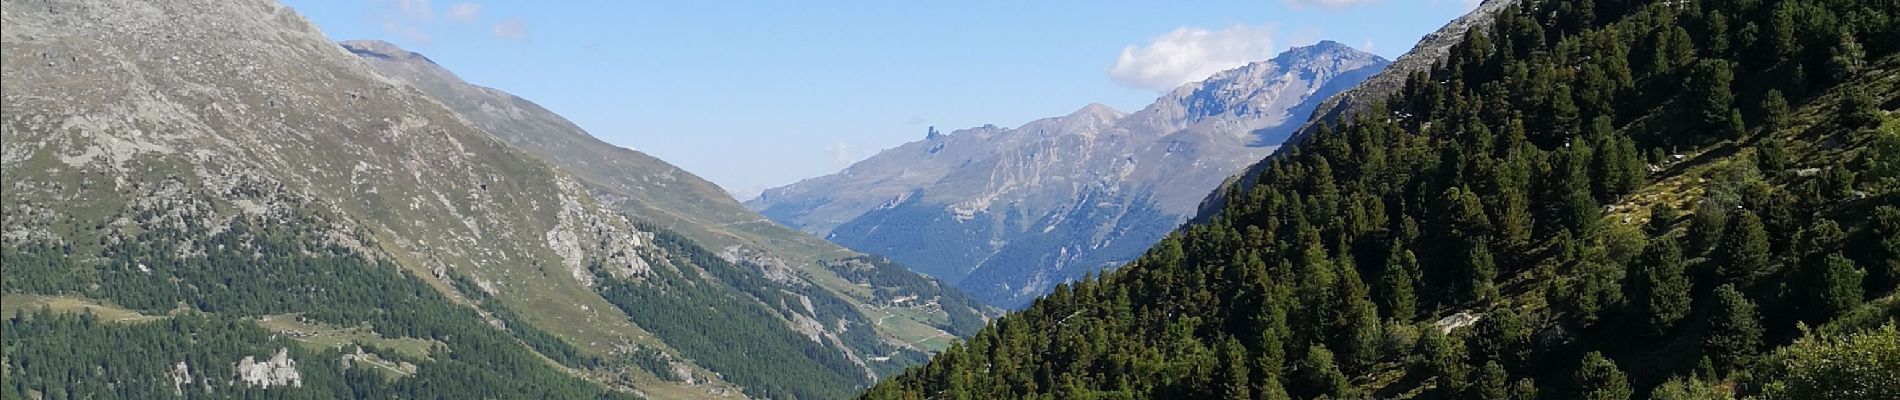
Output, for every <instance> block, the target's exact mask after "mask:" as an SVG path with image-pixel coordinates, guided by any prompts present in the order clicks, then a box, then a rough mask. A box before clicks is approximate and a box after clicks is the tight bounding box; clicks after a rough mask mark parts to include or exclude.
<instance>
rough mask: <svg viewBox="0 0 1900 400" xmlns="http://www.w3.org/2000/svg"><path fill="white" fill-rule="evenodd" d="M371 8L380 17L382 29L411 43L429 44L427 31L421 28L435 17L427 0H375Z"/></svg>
mask: <svg viewBox="0 0 1900 400" xmlns="http://www.w3.org/2000/svg"><path fill="white" fill-rule="evenodd" d="M372 10H374V11H373V13H374V15H375V16H376V17H377V18H381V19H382V23H383V31H385V32H388V33H389V34H390V35H392V36H395V37H397V38H400V39H402V40H404V41H408V42H411V43H413V44H417V45H427V44H429V41H430V40H429V39H430V37H429V32H428V31H427V30H425V29H423V26H424V25H427V24H428V23H429V22H430V21H432V20H434V19H435V13H434V12H433V11H431V10H430V9H429V0H377V1H375V2H374V7H373V8H372Z"/></svg>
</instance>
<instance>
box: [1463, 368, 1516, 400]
mask: <svg viewBox="0 0 1900 400" xmlns="http://www.w3.org/2000/svg"><path fill="white" fill-rule="evenodd" d="M1510 379H1511V377H1510V376H1509V375H1507V374H1505V373H1504V366H1501V365H1498V362H1497V361H1488V362H1485V363H1484V368H1483V369H1481V370H1480V372H1479V373H1478V381H1477V382H1476V383H1475V384H1473V385H1472V386H1471V389H1472V390H1473V391H1474V392H1475V393H1472V395H1471V396H1468V397H1469V398H1475V399H1482V400H1508V399H1510V398H1511V397H1510V392H1509V386H1508V385H1509V382H1508V381H1509V380H1510Z"/></svg>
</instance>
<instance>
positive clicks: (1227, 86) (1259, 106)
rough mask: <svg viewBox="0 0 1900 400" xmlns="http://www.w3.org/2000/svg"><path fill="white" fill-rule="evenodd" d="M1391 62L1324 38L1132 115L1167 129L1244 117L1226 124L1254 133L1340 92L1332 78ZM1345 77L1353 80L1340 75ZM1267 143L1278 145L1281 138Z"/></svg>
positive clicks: (1355, 75)
mask: <svg viewBox="0 0 1900 400" xmlns="http://www.w3.org/2000/svg"><path fill="white" fill-rule="evenodd" d="M1386 64H1389V62H1388V61H1386V60H1385V59H1384V58H1380V57H1379V56H1377V55H1373V54H1372V53H1366V52H1363V51H1359V50H1358V49H1354V48H1352V47H1350V46H1346V45H1344V44H1340V43H1339V42H1334V41H1330V40H1329V41H1321V42H1319V43H1316V44H1313V45H1310V46H1301V47H1294V48H1291V49H1288V50H1287V51H1286V52H1283V53H1280V55H1278V56H1275V57H1274V58H1272V59H1269V60H1265V61H1256V62H1253V63H1249V64H1247V65H1243V66H1240V67H1238V68H1234V69H1230V70H1226V71H1221V72H1219V73H1216V74H1214V75H1213V76H1210V77H1208V78H1207V79H1206V80H1202V81H1200V82H1195V83H1189V84H1187V85H1182V86H1181V87H1179V88H1175V89H1174V91H1172V92H1169V93H1168V94H1167V95H1166V96H1163V97H1162V98H1161V99H1160V100H1159V101H1156V102H1155V103H1154V104H1153V105H1150V106H1148V108H1145V109H1142V110H1141V111H1139V112H1137V113H1136V115H1135V116H1133V117H1131V119H1134V120H1135V121H1137V122H1138V123H1142V124H1148V125H1150V126H1153V127H1156V128H1158V130H1162V131H1176V130H1181V129H1187V128H1189V127H1192V126H1195V125H1197V124H1201V123H1203V122H1204V121H1209V120H1224V121H1223V122H1236V121H1239V122H1243V124H1242V125H1233V124H1222V125H1225V128H1229V130H1233V131H1236V132H1251V131H1252V130H1253V129H1249V128H1259V127H1264V126H1267V125H1280V122H1281V121H1283V120H1285V119H1287V118H1289V117H1292V116H1295V115H1299V116H1304V115H1305V114H1304V113H1305V112H1310V109H1307V108H1305V107H1302V103H1304V102H1306V101H1307V100H1308V97H1310V96H1311V95H1312V94H1313V93H1316V92H1321V91H1337V90H1330V89H1334V88H1322V86H1324V85H1327V84H1328V83H1333V82H1348V83H1357V82H1358V81H1359V80H1361V79H1363V77H1364V76H1370V75H1371V74H1372V73H1375V72H1377V71H1379V70H1380V69H1382V68H1384V67H1385V65H1386ZM1342 76H1345V77H1348V78H1349V79H1335V78H1338V77H1342ZM1346 87H1350V86H1346ZM1344 88H1345V87H1340V88H1337V89H1339V90H1343V89H1344ZM1321 89H1329V90H1321ZM1256 122H1257V123H1256ZM1276 137H1277V138H1284V137H1285V135H1276ZM1267 142H1270V143H1268V144H1279V142H1278V141H1277V140H1268V141H1267Z"/></svg>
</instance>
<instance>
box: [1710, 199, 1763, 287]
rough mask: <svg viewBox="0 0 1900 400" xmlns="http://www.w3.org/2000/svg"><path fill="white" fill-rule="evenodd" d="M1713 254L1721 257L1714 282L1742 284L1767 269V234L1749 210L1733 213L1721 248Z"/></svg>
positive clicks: (1759, 219) (1758, 219) (1723, 233)
mask: <svg viewBox="0 0 1900 400" xmlns="http://www.w3.org/2000/svg"><path fill="white" fill-rule="evenodd" d="M1716 253H1718V254H1719V255H1720V256H1721V257H1720V258H1719V260H1718V263H1719V264H1717V265H1716V268H1715V278H1716V282H1717V283H1725V284H1737V285H1743V284H1746V283H1748V281H1749V280H1750V279H1752V277H1753V276H1754V274H1756V273H1759V272H1761V271H1764V270H1767V269H1768V262H1769V257H1770V254H1769V249H1768V232H1767V230H1766V229H1765V228H1763V227H1762V223H1761V217H1758V216H1756V215H1755V213H1754V212H1750V211H1748V210H1740V211H1738V212H1736V213H1735V215H1734V216H1733V217H1731V218H1729V224H1728V229H1725V230H1724V232H1722V246H1721V248H1720V249H1719V250H1717V251H1716Z"/></svg>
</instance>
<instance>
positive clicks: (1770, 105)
mask: <svg viewBox="0 0 1900 400" xmlns="http://www.w3.org/2000/svg"><path fill="white" fill-rule="evenodd" d="M1791 112H1792V111H1789V107H1788V99H1787V98H1785V97H1782V95H1781V91H1780V90H1774V89H1769V90H1768V94H1766V95H1763V96H1762V100H1761V126H1762V127H1764V128H1767V129H1768V130H1769V131H1771V132H1772V131H1775V130H1779V129H1781V128H1782V127H1784V126H1785V125H1786V124H1787V123H1788V117H1789V115H1788V114H1789V113H1791Z"/></svg>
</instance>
